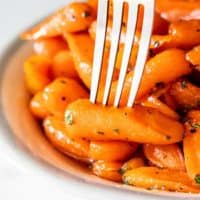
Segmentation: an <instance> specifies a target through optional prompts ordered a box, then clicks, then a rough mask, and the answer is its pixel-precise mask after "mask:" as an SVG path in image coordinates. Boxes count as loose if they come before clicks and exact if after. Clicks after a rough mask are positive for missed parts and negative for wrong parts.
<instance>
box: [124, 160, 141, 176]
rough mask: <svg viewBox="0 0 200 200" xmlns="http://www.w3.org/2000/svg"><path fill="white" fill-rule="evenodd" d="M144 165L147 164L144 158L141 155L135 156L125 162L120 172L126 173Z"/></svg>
mask: <svg viewBox="0 0 200 200" xmlns="http://www.w3.org/2000/svg"><path fill="white" fill-rule="evenodd" d="M143 166H145V162H144V159H143V158H141V157H134V158H132V159H130V160H129V161H127V162H125V163H124V164H123V166H122V167H121V170H120V173H121V174H124V173H125V172H127V171H129V170H132V169H135V168H139V167H143Z"/></svg>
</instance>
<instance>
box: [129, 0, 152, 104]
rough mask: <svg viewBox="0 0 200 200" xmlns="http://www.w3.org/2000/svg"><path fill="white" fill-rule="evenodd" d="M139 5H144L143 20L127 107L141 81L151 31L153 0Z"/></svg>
mask: <svg viewBox="0 0 200 200" xmlns="http://www.w3.org/2000/svg"><path fill="white" fill-rule="evenodd" d="M141 3H143V5H144V20H143V26H142V33H141V40H140V46H139V52H138V57H137V61H136V65H135V70H134V74H135V75H134V76H133V80H132V85H131V90H130V96H129V100H128V105H127V106H128V107H132V106H133V105H134V102H135V98H136V95H137V92H138V89H139V86H140V83H141V80H142V75H143V71H144V67H145V63H146V60H147V55H148V49H149V44H150V40H151V34H152V29H153V21H154V7H155V0H149V1H147V0H142V1H141Z"/></svg>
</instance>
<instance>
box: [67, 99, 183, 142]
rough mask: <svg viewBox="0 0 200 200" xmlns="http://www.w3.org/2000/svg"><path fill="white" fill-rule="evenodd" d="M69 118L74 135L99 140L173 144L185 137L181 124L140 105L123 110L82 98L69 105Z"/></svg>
mask: <svg viewBox="0 0 200 200" xmlns="http://www.w3.org/2000/svg"><path fill="white" fill-rule="evenodd" d="M65 119H66V120H65V122H66V129H67V131H68V133H69V134H70V135H71V136H72V137H79V138H83V137H85V138H88V139H91V140H97V141H98V140H101V141H102V140H104V141H105V140H106V141H108V140H120V141H131V142H139V143H152V144H172V143H176V142H179V141H181V140H182V137H183V135H182V134H183V126H182V124H181V123H179V122H178V121H175V120H172V119H171V118H168V117H167V116H166V115H163V114H162V113H160V112H159V111H157V110H155V109H152V108H146V107H142V106H139V105H138V106H135V107H134V108H133V109H130V108H120V109H119V108H114V107H104V106H102V105H94V104H92V103H90V102H89V101H88V100H78V101H76V102H74V103H72V104H70V105H69V106H68V107H67V109H66V113H65ZM69 119H70V120H69ZM158 121H159V123H158ZM127 127H129V128H127ZM116 130H117V131H116Z"/></svg>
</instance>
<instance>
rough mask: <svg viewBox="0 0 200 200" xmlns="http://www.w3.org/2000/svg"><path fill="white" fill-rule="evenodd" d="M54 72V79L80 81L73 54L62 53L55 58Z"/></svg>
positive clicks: (68, 52)
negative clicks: (65, 78)
mask: <svg viewBox="0 0 200 200" xmlns="http://www.w3.org/2000/svg"><path fill="white" fill-rule="evenodd" d="M52 71H53V75H54V77H68V78H73V79H78V74H77V72H76V69H75V65H74V61H73V58H72V55H71V52H70V51H68V50H66V51H60V52H58V53H57V54H56V56H55V57H54V58H53V64H52Z"/></svg>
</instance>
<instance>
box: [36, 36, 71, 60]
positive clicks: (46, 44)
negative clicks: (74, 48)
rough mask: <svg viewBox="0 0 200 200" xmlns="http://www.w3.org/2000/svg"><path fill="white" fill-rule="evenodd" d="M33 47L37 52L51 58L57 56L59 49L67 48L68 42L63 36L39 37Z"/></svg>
mask: <svg viewBox="0 0 200 200" xmlns="http://www.w3.org/2000/svg"><path fill="white" fill-rule="evenodd" d="M33 48H34V51H35V53H36V54H39V55H45V56H47V57H49V58H52V57H53V56H55V55H56V54H57V53H58V52H59V51H62V50H66V49H67V48H68V47H67V43H66V42H65V41H64V40H63V39H62V37H54V38H48V39H38V40H36V41H34V43H33Z"/></svg>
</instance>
